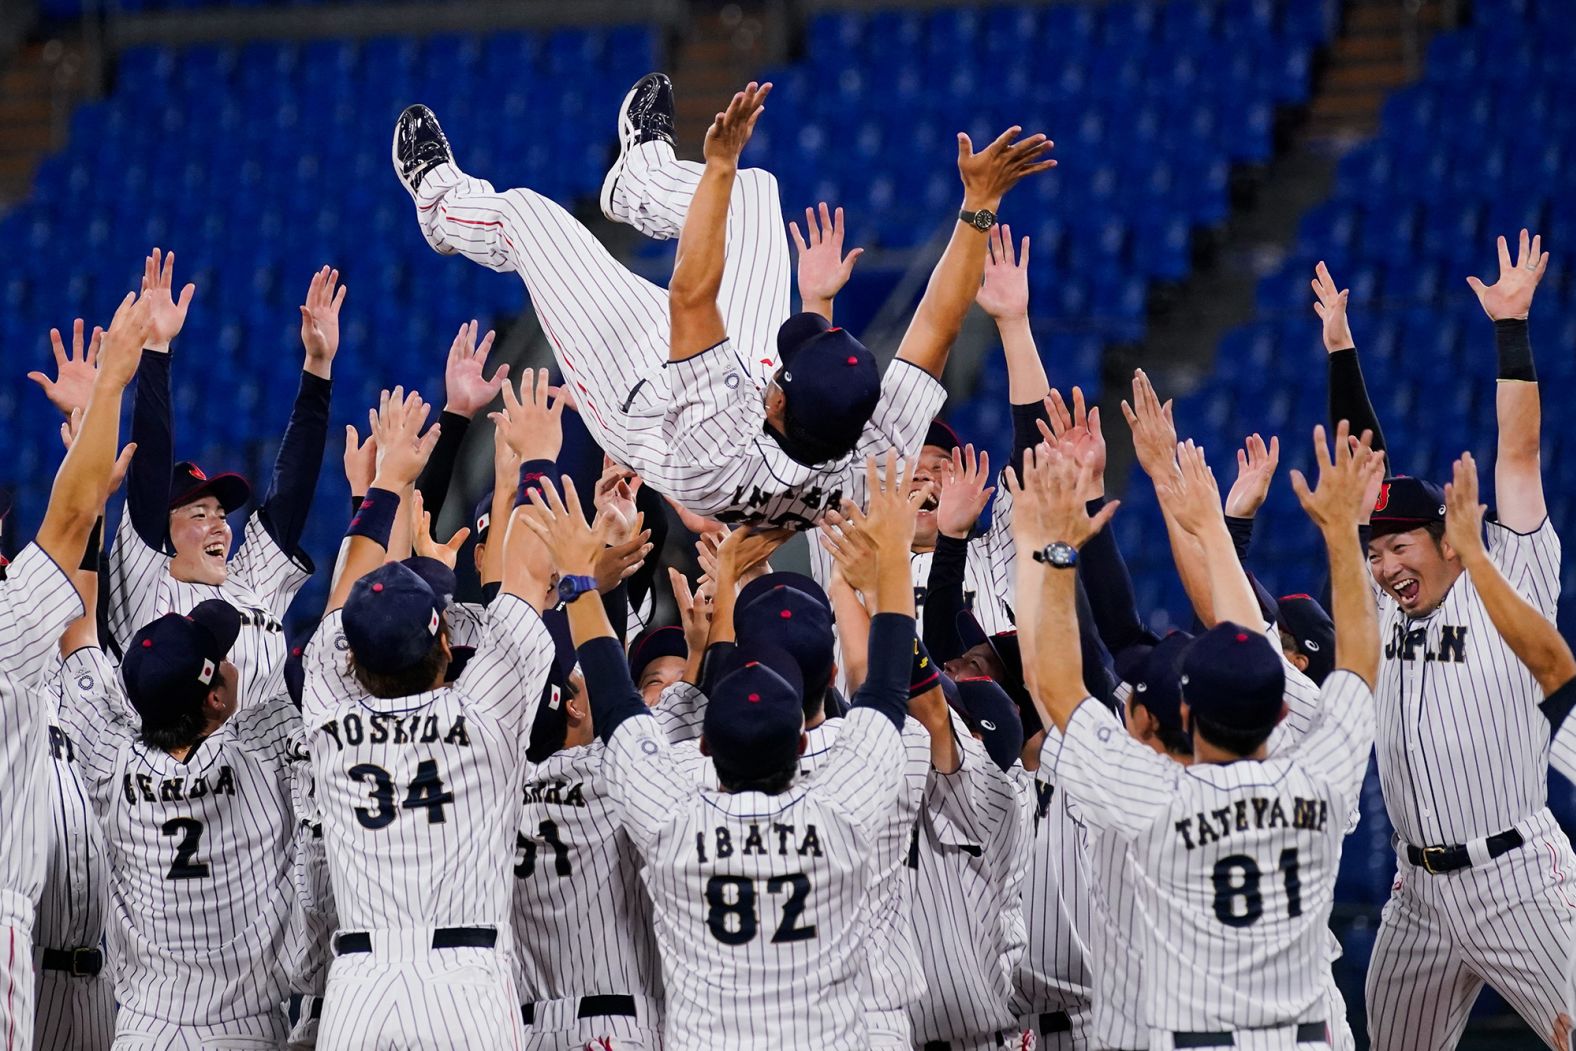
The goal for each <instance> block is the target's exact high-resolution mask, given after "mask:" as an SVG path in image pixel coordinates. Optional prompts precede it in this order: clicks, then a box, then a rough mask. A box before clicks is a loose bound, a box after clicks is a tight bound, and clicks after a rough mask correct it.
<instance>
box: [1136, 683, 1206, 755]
mask: <svg viewBox="0 0 1576 1051" xmlns="http://www.w3.org/2000/svg"><path fill="white" fill-rule="evenodd" d="M1128 703H1129V704H1131V705H1132V706H1133V707H1134V708H1142V709H1144V711H1146V712H1149V713H1150V714H1151V715H1153V714H1154V712H1153V710H1152V709H1150V707H1149V706H1148V705H1146V704H1145V703H1144V702H1143V701H1140V700H1139V699H1138V695H1137V694H1136V693H1135V694H1133V695H1132V696H1131V697H1129V698H1128ZM1155 736H1156V737H1158V738H1160V744H1161V745H1162V746H1163V747H1164V748H1165V750H1166V751H1167V752H1170V753H1171V754H1172V755H1192V754H1193V739H1192V738H1191V737H1189V736H1188V732H1187V731H1186V730H1184V729H1182V728H1181V727H1180V726H1167V725H1166V724H1165V723H1163V722H1161V721H1160V718H1159V717H1158V716H1156V718H1155Z"/></svg>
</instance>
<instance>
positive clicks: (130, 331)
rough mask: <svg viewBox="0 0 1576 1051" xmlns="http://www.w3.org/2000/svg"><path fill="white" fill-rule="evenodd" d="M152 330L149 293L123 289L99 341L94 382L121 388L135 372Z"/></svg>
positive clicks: (151, 303)
mask: <svg viewBox="0 0 1576 1051" xmlns="http://www.w3.org/2000/svg"><path fill="white" fill-rule="evenodd" d="M152 331H153V302H152V300H151V299H150V298H149V297H148V296H140V297H139V296H138V295H137V294H136V293H135V292H128V293H126V298H125V299H122V300H121V301H120V306H118V307H116V308H115V316H114V317H112V318H110V321H109V328H107V329H105V331H104V338H103V339H102V340H101V341H100V342H99V353H98V378H97V380H96V381H95V382H97V383H112V384H115V385H116V386H118V387H120V388H121V389H125V387H126V385H127V384H128V383H130V382H131V378H132V377H133V376H135V375H136V374H137V366H138V365H139V364H141V363H142V350H143V348H144V347H146V346H147V345H148V341H149V339H150V338H151V336H150V333H152Z"/></svg>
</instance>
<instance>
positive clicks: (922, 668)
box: [908, 639, 941, 701]
mask: <svg viewBox="0 0 1576 1051" xmlns="http://www.w3.org/2000/svg"><path fill="white" fill-rule="evenodd" d="M940 684H941V669H940V668H939V667H938V666H937V665H936V662H935V661H933V660H931V659H930V651H929V650H927V649H925V644H924V643H923V642H921V641H920V640H919V639H915V640H914V668H913V670H912V671H910V672H909V676H908V699H909V700H911V701H912V700H913V699H914V698H915V697H918V696H919V695H920V694H922V693H925V692H927V691H929V690H932V689H934V688H935V687H936V686H939V685H940Z"/></svg>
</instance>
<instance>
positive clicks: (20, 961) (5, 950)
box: [0, 925, 34, 1051]
mask: <svg viewBox="0 0 1576 1051" xmlns="http://www.w3.org/2000/svg"><path fill="white" fill-rule="evenodd" d="M33 995H34V985H33V932H32V928H31V926H28V927H21V926H8V925H0V1047H4V1048H6V1049H7V1051H30V1049H31V1048H32V1046H33Z"/></svg>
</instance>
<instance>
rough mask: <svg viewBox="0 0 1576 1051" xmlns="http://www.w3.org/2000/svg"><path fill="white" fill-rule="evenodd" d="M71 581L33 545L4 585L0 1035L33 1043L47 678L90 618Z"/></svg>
mask: <svg viewBox="0 0 1576 1051" xmlns="http://www.w3.org/2000/svg"><path fill="white" fill-rule="evenodd" d="M82 612H83V610H82V598H81V596H80V595H78V594H77V589H76V587H75V586H74V585H73V584H72V583H71V579H70V578H69V577H67V576H66V574H65V573H64V572H63V571H62V570H61V568H60V567H59V566H57V565H56V564H55V562H54V560H53V559H51V558H50V557H49V556H48V555H47V554H45V553H44V551H43V549H42V548H40V547H37V546H36V545H33V544H29V545H27V547H25V548H23V549H22V552H21V553H20V554H19V555H18V556H17V558H16V561H15V562H12V563H11V564H10V566H9V567H7V569H6V577H5V579H4V580H3V581H0V799H4V800H5V805H6V809H7V814H6V819H5V820H4V821H3V822H0V1040H3V1041H5V1042H6V1043H7V1044H8V1045H9V1046H10V1047H13V1048H20V1049H22V1051H26V1049H27V1048H29V1047H31V1046H32V1043H33V1039H32V1038H33V1017H34V1013H35V1010H34V995H35V993H34V988H35V987H34V981H33V939H32V930H33V916H34V910H35V908H36V907H37V904H38V899H39V894H40V891H41V890H42V888H43V885H44V866H45V861H44V859H45V858H46V857H47V856H48V853H49V797H48V795H46V793H47V792H48V786H47V781H46V778H47V776H48V774H47V772H46V763H47V762H48V760H47V758H46V757H47V755H48V752H47V750H46V749H45V748H44V747H43V745H42V742H43V730H44V710H45V708H46V706H47V701H48V698H47V697H46V695H45V693H44V691H43V687H42V677H43V674H44V671H45V669H46V668H47V666H48V664H49V661H50V660H51V658H52V657H53V656H54V654H55V652H56V646H57V645H58V643H59V641H60V636H61V633H62V632H64V631H65V630H66V626H67V625H69V624H70V623H71V622H72V621H73V620H75V619H77V618H78V617H80V616H82Z"/></svg>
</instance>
